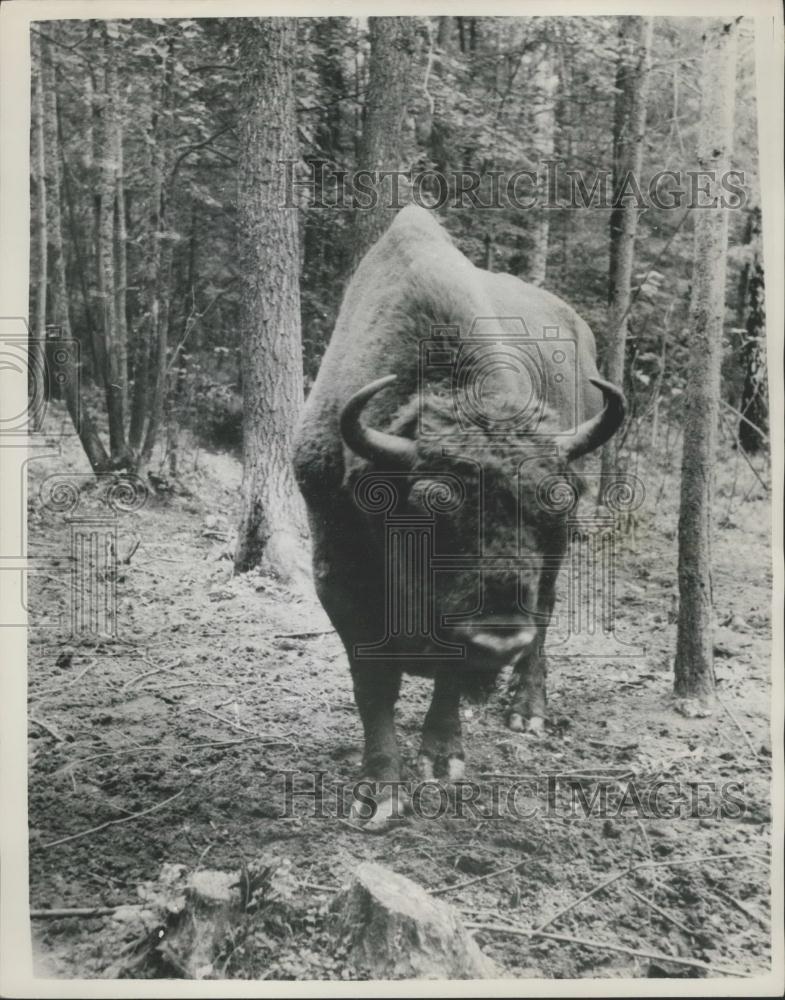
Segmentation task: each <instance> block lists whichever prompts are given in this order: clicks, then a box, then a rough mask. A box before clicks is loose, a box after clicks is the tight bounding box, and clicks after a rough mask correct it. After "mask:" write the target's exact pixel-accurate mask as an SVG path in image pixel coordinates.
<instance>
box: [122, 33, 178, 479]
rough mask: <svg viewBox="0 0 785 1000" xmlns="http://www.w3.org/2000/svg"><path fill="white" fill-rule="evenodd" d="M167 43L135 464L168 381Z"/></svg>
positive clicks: (158, 109) (170, 93)
mask: <svg viewBox="0 0 785 1000" xmlns="http://www.w3.org/2000/svg"><path fill="white" fill-rule="evenodd" d="M166 45H167V50H166V55H165V56H164V57H163V60H162V64H161V75H160V83H159V86H158V89H157V91H156V93H155V96H154V98H153V100H154V106H153V112H152V115H151V118H150V128H149V135H150V164H149V170H150V177H151V185H150V187H151V192H152V193H151V207H150V214H149V221H148V229H147V233H146V241H147V244H148V253H147V269H146V275H145V285H146V289H147V311H148V316H149V326H148V331H147V335H146V336H145V334H144V332H143V333H142V337H141V341H140V345H139V354H138V355H137V361H138V368H139V377H138V381H137V383H136V384H135V386H134V390H135V391H134V402H133V413H132V421H131V423H132V441H133V442H135V443H134V444H132V448H134V450H135V452H136V453H137V454H139V451H140V450H141V455H140V456H139V458H138V460H137V464H139V465H146V464H147V463H148V462H149V461H150V459H151V458H152V454H153V449H154V448H155V445H156V442H157V440H158V436H159V433H160V430H161V426H162V424H163V418H164V403H165V397H166V385H167V377H166V375H167V351H168V346H169V300H170V293H171V264H172V242H171V240H170V239H169V238H168V234H167V216H166V213H167V207H168V204H169V198H168V193H169V192H168V183H169V180H170V169H171V134H172V120H173V110H174V108H173V100H174V85H173V80H174V63H175V59H174V38H173V37H171V36H170V37H169V38H168V39H167V43H166ZM148 418H149V419H148ZM146 419H147V423H146V429H145V420H146ZM142 442H143V443H142Z"/></svg>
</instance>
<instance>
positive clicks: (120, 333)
mask: <svg viewBox="0 0 785 1000" xmlns="http://www.w3.org/2000/svg"><path fill="white" fill-rule="evenodd" d="M114 124H115V134H114V146H115V163H116V174H115V220H116V224H115V233H116V237H117V239H116V247H115V251H116V256H117V283H116V286H115V314H116V317H117V353H118V357H117V366H118V369H119V372H120V379H121V384H122V403H123V414H127V413H128V311H127V302H126V299H127V292H128V250H127V241H128V231H127V228H126V219H125V176H124V165H123V164H124V157H123V108H122V105H121V104H120V103H119V99H118V106H117V108H116V112H115V123H114Z"/></svg>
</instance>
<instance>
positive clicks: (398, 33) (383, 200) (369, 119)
mask: <svg viewBox="0 0 785 1000" xmlns="http://www.w3.org/2000/svg"><path fill="white" fill-rule="evenodd" d="M415 24H416V22H415V19H414V18H412V17H371V18H369V19H368V25H369V33H370V38H371V53H370V57H369V60H368V89H367V96H366V100H365V114H364V118H363V131H362V138H361V140H360V149H359V157H358V163H357V167H358V169H359V170H369V171H371V172H372V173H374V174H377V173H378V172H379V171H384V170H401V169H402V167H403V166H404V163H403V153H404V150H403V135H404V120H405V117H406V110H407V99H408V96H409V89H410V86H411V74H412V61H413V57H414V50H415V33H416V27H415ZM377 191H378V198H377V199H376V203H375V204H374V205H372V206H370V207H369V208H360V207H357V208H355V210H354V225H353V228H352V234H351V239H352V262H353V266H354V267H356V266H357V265H358V264H359V262H360V261H361V260H362V258H363V257H364V256H365V254H366V252H367V251H368V250H369V249H370V247H371V246H372V245H373V244H374V243H375V242H376V241H377V240H378V239H379V237H380V236H381V235H382V233H383V232H384V231H385V230H386V229H387V227H388V226H389V225H390V222H391V221H392V219H393V217H394V215H395V213H396V211H397V210H398V208H399V207H400V206H401V205H403V204H405V203H406V201H407V200H408V194H409V192H408V187H407V186H406V185H405V184H404V183H403V181H398V179H397V178H395V177H391V178H387V179H386V180H385V181H384V182H383V183H379V184H378V188H377Z"/></svg>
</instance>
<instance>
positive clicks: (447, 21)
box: [436, 17, 454, 52]
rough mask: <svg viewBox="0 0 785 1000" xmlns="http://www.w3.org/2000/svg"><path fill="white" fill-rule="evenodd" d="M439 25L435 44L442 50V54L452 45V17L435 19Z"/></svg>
mask: <svg viewBox="0 0 785 1000" xmlns="http://www.w3.org/2000/svg"><path fill="white" fill-rule="evenodd" d="M437 20H438V22H439V25H438V28H437V30H436V44H437V46H438V47H439V48H440V49H441V50H442V52H447V51H448V50H449V49H450V47H451V45H452V36H453V28H454V25H453V20H454V18H452V17H440V18H437Z"/></svg>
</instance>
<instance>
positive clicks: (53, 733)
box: [27, 715, 65, 743]
mask: <svg viewBox="0 0 785 1000" xmlns="http://www.w3.org/2000/svg"><path fill="white" fill-rule="evenodd" d="M27 719H28V721H29V722H32V723H34V724H35V725H36V726H40V727H41V729H43V730H45V731H46V732H47V733H49V735H50V736H53V737H54V738H55V739H56V740H57V741H58V743H64V742H65V737H64V736H61V735H60V733H58V732H57V730H56V729H53V728H52V726H50V725H49V723H47V722H43V721H42V720H41V719H37V718H36V717H35V716H34V715H28V717H27Z"/></svg>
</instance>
